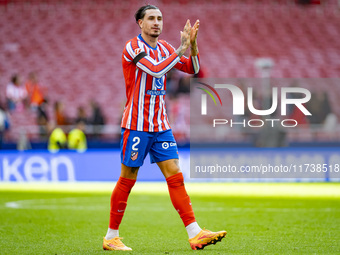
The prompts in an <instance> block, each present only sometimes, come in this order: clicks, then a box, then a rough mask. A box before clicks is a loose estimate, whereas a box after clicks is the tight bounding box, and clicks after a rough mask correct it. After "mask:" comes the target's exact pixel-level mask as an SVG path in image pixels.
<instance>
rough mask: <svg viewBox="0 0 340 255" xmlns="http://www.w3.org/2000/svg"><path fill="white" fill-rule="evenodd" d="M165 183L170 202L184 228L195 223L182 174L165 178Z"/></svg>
mask: <svg viewBox="0 0 340 255" xmlns="http://www.w3.org/2000/svg"><path fill="white" fill-rule="evenodd" d="M166 182H167V183H168V188H169V194H170V198H171V202H172V204H173V206H174V207H175V209H176V211H177V212H178V213H179V216H180V217H181V219H182V221H183V223H184V226H188V225H189V224H190V223H193V222H195V221H196V220H195V214H194V211H193V210H192V206H191V201H190V197H189V196H188V194H187V192H186V190H185V186H184V178H183V174H182V173H177V174H174V175H172V176H170V177H168V178H166Z"/></svg>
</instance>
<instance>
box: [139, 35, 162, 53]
mask: <svg viewBox="0 0 340 255" xmlns="http://www.w3.org/2000/svg"><path fill="white" fill-rule="evenodd" d="M137 37H138V39H139V40H141V41H142V42H144V43H145V44H146V45H147V46H148V47H149V48H151V49H153V50H157V47H158V42H157V45H156V47H151V46H150V45H149V44H148V43H147V42H146V41H144V39H143V37H142V35H141V34H139V35H138V36H137Z"/></svg>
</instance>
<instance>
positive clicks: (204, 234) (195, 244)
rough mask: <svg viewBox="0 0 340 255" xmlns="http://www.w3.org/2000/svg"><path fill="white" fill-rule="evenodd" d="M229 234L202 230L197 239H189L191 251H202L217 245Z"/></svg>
mask: <svg viewBox="0 0 340 255" xmlns="http://www.w3.org/2000/svg"><path fill="white" fill-rule="evenodd" d="M226 234H227V231H224V230H222V231H218V232H211V231H210V230H207V229H202V230H201V232H199V233H198V234H197V235H196V236H195V237H193V238H191V239H189V243H190V246H191V249H193V250H202V249H203V248H204V247H205V246H207V245H210V244H216V243H217V242H219V241H221V240H222V238H224V237H225V236H226Z"/></svg>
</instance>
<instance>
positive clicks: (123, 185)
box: [116, 176, 136, 192]
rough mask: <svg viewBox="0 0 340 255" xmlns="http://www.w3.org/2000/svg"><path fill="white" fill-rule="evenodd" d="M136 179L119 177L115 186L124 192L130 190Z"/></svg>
mask: <svg viewBox="0 0 340 255" xmlns="http://www.w3.org/2000/svg"><path fill="white" fill-rule="evenodd" d="M135 183H136V180H134V179H129V178H125V177H121V176H120V177H119V179H118V181H117V184H116V185H118V186H117V187H118V188H119V189H120V190H122V191H125V192H130V191H131V189H132V187H133V186H134V185H135Z"/></svg>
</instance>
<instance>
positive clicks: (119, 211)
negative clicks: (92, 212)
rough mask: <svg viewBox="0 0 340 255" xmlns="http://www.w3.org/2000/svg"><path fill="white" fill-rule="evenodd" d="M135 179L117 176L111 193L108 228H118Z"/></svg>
mask: <svg viewBox="0 0 340 255" xmlns="http://www.w3.org/2000/svg"><path fill="white" fill-rule="evenodd" d="M135 182H136V180H133V179H128V178H124V177H119V180H118V182H117V184H116V186H115V188H114V190H113V192H112V195H111V210H110V223H109V228H111V229H118V228H119V225H120V222H121V221H122V218H123V216H124V211H125V208H126V205H127V203H126V202H127V200H128V197H129V194H130V191H131V189H132V187H133V185H135Z"/></svg>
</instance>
